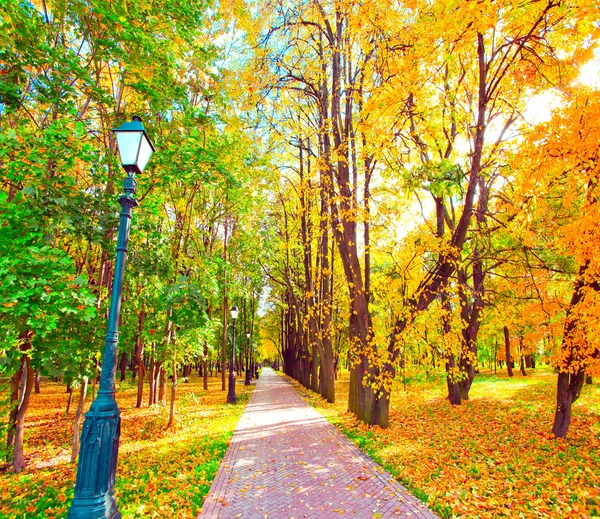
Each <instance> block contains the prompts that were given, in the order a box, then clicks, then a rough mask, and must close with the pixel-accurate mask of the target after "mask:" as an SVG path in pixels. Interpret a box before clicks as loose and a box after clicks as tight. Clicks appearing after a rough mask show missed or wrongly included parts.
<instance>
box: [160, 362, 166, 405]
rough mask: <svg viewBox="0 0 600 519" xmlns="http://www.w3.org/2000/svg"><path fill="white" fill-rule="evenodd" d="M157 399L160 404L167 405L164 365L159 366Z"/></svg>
mask: <svg viewBox="0 0 600 519" xmlns="http://www.w3.org/2000/svg"><path fill="white" fill-rule="evenodd" d="M158 401H159V402H160V403H161V404H162V405H167V373H166V370H165V369H164V367H161V370H160V375H159V377H158Z"/></svg>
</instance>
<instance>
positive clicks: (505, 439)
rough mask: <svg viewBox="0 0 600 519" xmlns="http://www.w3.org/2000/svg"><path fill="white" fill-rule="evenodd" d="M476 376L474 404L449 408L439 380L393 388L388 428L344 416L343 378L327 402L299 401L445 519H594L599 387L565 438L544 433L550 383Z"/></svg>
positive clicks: (546, 377) (599, 503) (599, 484)
mask: <svg viewBox="0 0 600 519" xmlns="http://www.w3.org/2000/svg"><path fill="white" fill-rule="evenodd" d="M537 371H538V373H537V374H535V375H533V376H528V377H521V376H518V375H517V376H515V377H514V378H512V379H509V378H507V377H505V376H504V375H502V376H494V375H487V376H483V377H482V376H478V377H476V379H475V382H474V385H473V389H472V390H471V399H470V400H469V401H468V402H466V403H465V404H464V405H462V406H452V405H450V404H449V402H448V401H447V400H446V398H445V394H446V393H445V388H444V387H443V386H444V384H443V382H442V380H443V379H442V378H441V377H440V378H439V379H438V380H436V379H432V380H431V381H430V382H420V383H418V384H417V383H414V382H412V383H410V382H409V386H408V392H407V393H404V392H403V391H402V388H401V387H397V388H395V390H394V392H393V395H392V402H391V406H390V408H391V409H390V428H389V429H381V428H379V427H377V426H375V427H369V426H367V425H365V424H364V423H362V422H359V421H357V420H356V418H355V417H354V416H353V415H351V414H349V413H347V412H346V407H347V406H346V400H345V396H346V394H347V391H348V379H347V374H345V373H343V374H342V377H341V380H340V381H338V384H337V386H336V394H337V395H338V397H339V398H338V401H337V403H336V404H333V405H329V404H327V403H325V402H324V401H323V400H321V399H320V398H318V397H317V396H316V395H315V394H314V393H311V392H309V391H307V390H305V389H303V388H301V386H299V385H297V387H298V388H299V390H301V391H302V392H303V394H304V396H305V397H307V399H308V400H309V401H310V402H311V403H312V404H313V405H315V406H316V407H317V408H318V409H319V411H321V412H322V413H323V414H324V415H325V416H326V417H327V418H328V419H329V420H330V421H332V422H333V423H334V424H336V425H338V426H339V427H340V428H341V429H342V430H344V431H345V432H346V434H347V435H348V436H349V437H350V438H352V439H353V440H354V441H355V443H357V444H358V445H359V446H360V447H361V448H362V449H363V450H365V451H366V452H367V453H368V454H370V455H371V456H372V457H373V458H375V459H376V460H377V461H378V462H380V463H382V464H383V465H384V466H385V467H386V468H387V469H388V470H390V472H392V473H393V474H394V475H395V476H396V477H397V478H398V479H399V481H400V482H402V483H403V484H405V485H406V486H408V487H409V488H410V489H411V490H412V491H413V492H415V494H416V495H417V496H418V497H420V498H424V499H426V500H427V502H428V504H429V506H431V507H433V508H434V510H435V511H436V512H437V513H438V514H440V515H441V516H442V517H462V518H481V519H483V518H490V519H491V518H497V517H510V518H523V519H529V518H531V519H533V518H545V519H565V518H566V517H568V518H569V519H584V518H585V519H589V518H597V517H600V458H599V457H598V453H599V452H600V437H599V433H600V407H599V406H598V402H599V401H600V388H599V387H598V386H597V385H595V386H591V387H590V388H589V390H588V388H586V391H585V395H584V396H582V397H581V398H580V400H579V401H578V402H577V404H576V407H577V408H578V409H577V413H576V416H575V417H574V418H573V420H574V421H575V422H576V423H574V426H573V427H572V428H571V429H572V431H571V433H570V437H569V439H568V440H567V441H564V440H556V439H554V436H553V435H552V434H550V433H549V431H550V427H551V423H552V418H553V402H554V397H555V376H554V374H553V373H550V372H547V371H546V372H545V371H543V370H540V369H538V370H537Z"/></svg>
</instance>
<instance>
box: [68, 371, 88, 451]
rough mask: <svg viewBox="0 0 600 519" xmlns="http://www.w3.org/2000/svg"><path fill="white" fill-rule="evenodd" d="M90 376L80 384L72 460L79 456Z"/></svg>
mask: <svg viewBox="0 0 600 519" xmlns="http://www.w3.org/2000/svg"><path fill="white" fill-rule="evenodd" d="M87 387H88V378H87V377H83V380H82V381H81V385H80V386H79V404H77V411H76V412H75V421H74V422H73V441H72V442H71V462H73V461H75V460H76V459H77V456H79V436H80V434H81V419H82V418H83V410H84V408H85V397H86V394H87Z"/></svg>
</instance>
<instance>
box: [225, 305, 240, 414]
mask: <svg viewBox="0 0 600 519" xmlns="http://www.w3.org/2000/svg"><path fill="white" fill-rule="evenodd" d="M238 312H239V310H238V307H237V306H233V307H232V308H231V319H233V331H232V332H231V358H230V359H229V392H228V393H227V403H228V404H235V403H236V402H237V396H236V395H235V373H234V371H233V364H234V361H235V320H236V319H237V316H238Z"/></svg>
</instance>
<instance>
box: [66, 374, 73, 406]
mask: <svg viewBox="0 0 600 519" xmlns="http://www.w3.org/2000/svg"><path fill="white" fill-rule="evenodd" d="M67 393H68V395H69V397H68V398H67V410H66V414H69V411H70V410H71V402H72V401H73V386H72V382H71V381H70V380H69V383H68V384H67Z"/></svg>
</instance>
